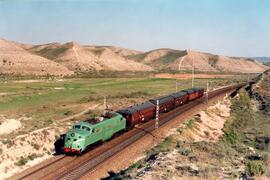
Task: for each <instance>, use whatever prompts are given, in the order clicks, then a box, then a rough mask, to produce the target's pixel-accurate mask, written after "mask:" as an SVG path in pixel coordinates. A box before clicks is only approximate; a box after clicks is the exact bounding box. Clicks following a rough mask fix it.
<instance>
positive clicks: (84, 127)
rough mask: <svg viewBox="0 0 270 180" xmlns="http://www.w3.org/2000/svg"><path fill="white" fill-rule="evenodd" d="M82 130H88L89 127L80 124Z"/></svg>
mask: <svg viewBox="0 0 270 180" xmlns="http://www.w3.org/2000/svg"><path fill="white" fill-rule="evenodd" d="M82 130H85V131H90V130H91V129H90V128H89V127H87V126H82Z"/></svg>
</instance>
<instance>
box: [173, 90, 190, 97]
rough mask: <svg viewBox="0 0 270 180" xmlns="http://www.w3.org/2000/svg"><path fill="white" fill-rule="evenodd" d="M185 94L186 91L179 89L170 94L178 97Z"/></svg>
mask: <svg viewBox="0 0 270 180" xmlns="http://www.w3.org/2000/svg"><path fill="white" fill-rule="evenodd" d="M187 94H188V93H187V92H186V91H179V92H176V93H173V94H171V96H172V97H174V98H179V97H182V96H185V95H187Z"/></svg>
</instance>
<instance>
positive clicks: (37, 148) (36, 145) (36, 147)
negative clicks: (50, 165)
mask: <svg viewBox="0 0 270 180" xmlns="http://www.w3.org/2000/svg"><path fill="white" fill-rule="evenodd" d="M31 146H33V148H34V149H36V150H39V149H40V146H39V145H38V144H36V143H32V144H31Z"/></svg>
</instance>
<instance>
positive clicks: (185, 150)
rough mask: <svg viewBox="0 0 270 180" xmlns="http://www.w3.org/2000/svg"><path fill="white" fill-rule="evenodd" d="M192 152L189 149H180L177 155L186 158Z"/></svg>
mask: <svg viewBox="0 0 270 180" xmlns="http://www.w3.org/2000/svg"><path fill="white" fill-rule="evenodd" d="M191 152H192V151H191V150H190V149H186V148H182V149H180V150H179V153H180V154H181V155H183V156H188V155H189V154H190V153H191Z"/></svg>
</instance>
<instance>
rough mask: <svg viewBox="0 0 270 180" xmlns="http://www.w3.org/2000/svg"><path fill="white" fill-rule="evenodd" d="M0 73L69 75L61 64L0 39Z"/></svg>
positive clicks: (68, 71)
mask: <svg viewBox="0 0 270 180" xmlns="http://www.w3.org/2000/svg"><path fill="white" fill-rule="evenodd" d="M0 74H12V75H48V74H49V75H56V76H62V75H71V74H73V72H72V71H70V70H69V69H68V68H66V67H64V66H63V65H61V64H59V63H56V62H53V61H51V60H48V59H46V58H43V57H40V56H37V55H33V54H31V53H29V52H27V51H26V50H24V49H23V48H21V47H20V46H19V45H17V44H16V43H14V42H10V41H6V40H2V39H0Z"/></svg>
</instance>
